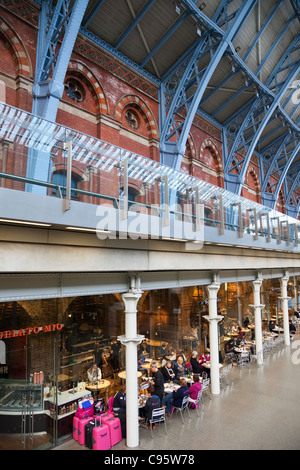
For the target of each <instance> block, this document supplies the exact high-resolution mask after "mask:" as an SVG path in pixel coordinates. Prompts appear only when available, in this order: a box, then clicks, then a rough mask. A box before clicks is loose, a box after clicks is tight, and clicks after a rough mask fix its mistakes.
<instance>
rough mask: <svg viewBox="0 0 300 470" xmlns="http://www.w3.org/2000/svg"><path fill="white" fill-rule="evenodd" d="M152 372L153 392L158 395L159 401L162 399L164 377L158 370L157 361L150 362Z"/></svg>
mask: <svg viewBox="0 0 300 470" xmlns="http://www.w3.org/2000/svg"><path fill="white" fill-rule="evenodd" d="M150 368H151V372H152V385H153V386H154V392H155V394H156V395H157V396H158V397H159V399H160V401H162V399H163V395H164V391H165V388H164V377H163V375H162V373H161V371H160V370H158V367H157V363H156V362H152V364H151V367H150Z"/></svg>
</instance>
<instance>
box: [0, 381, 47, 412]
mask: <svg viewBox="0 0 300 470" xmlns="http://www.w3.org/2000/svg"><path fill="white" fill-rule="evenodd" d="M43 403H44V395H43V384H33V383H31V382H29V381H26V380H7V379H0V412H1V411H11V412H22V410H23V409H24V407H26V408H32V409H33V411H42V410H43Z"/></svg>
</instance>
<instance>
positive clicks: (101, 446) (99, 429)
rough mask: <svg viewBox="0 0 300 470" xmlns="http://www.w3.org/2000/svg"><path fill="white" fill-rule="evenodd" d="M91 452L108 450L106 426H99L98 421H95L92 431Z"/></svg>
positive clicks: (108, 438)
mask: <svg viewBox="0 0 300 470" xmlns="http://www.w3.org/2000/svg"><path fill="white" fill-rule="evenodd" d="M92 440H93V450H110V448H111V443H110V433H109V427H108V426H107V424H101V421H100V420H99V419H95V427H94V429H93V438H92Z"/></svg>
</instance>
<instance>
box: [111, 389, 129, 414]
mask: <svg viewBox="0 0 300 470" xmlns="http://www.w3.org/2000/svg"><path fill="white" fill-rule="evenodd" d="M125 392H126V387H125V385H121V387H120V390H119V391H118V392H117V393H116V394H115V396H114V401H113V410H114V412H115V413H118V412H122V411H126V393H125Z"/></svg>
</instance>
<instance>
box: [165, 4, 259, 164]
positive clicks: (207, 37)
mask: <svg viewBox="0 0 300 470" xmlns="http://www.w3.org/2000/svg"><path fill="white" fill-rule="evenodd" d="M182 3H183V4H184V5H185V6H186V7H187V8H189V9H192V10H193V12H194V13H195V15H196V17H197V18H198V20H199V22H201V24H202V25H203V26H205V28H206V30H205V32H204V34H202V36H201V38H200V40H199V41H198V42H197V46H196V48H195V49H194V50H193V53H192V55H191V56H190V57H189V58H188V59H187V58H186V60H185V62H183V63H180V64H179V65H178V67H177V69H176V70H175V71H174V72H173V75H172V76H171V77H170V76H168V77H163V80H162V84H161V90H160V101H161V116H160V121H161V142H160V151H161V160H162V162H163V163H164V164H167V165H169V166H171V167H174V168H179V167H180V164H181V159H182V156H183V155H184V153H185V148H186V142H187V138H188V134H189V131H190V128H191V126H192V123H193V120H194V117H195V115H196V113H197V111H198V109H199V104H200V101H201V98H202V96H203V94H204V92H205V89H206V87H207V85H208V83H209V80H210V78H211V77H212V74H213V73H214V71H215V70H216V68H217V66H218V64H219V63H220V60H221V59H222V58H223V56H224V54H225V52H226V50H227V49H228V47H230V46H231V44H232V41H233V40H234V38H235V36H236V35H237V34H238V32H239V30H240V28H241V27H242V25H243V24H244V22H245V21H246V19H247V17H248V15H249V14H250V12H251V11H252V9H253V8H254V6H255V4H256V3H257V0H252V1H243V3H242V6H241V7H240V8H239V9H238V10H237V11H236V14H235V15H234V17H233V16H232V15H231V16H230V19H231V20H232V21H231V23H230V25H229V26H228V21H227V20H228V14H227V7H228V4H229V3H230V1H229V0H227V1H225V0H223V1H222V2H221V4H220V6H219V8H218V10H217V12H216V14H215V15H214V17H213V20H209V19H208V18H207V17H205V15H204V14H203V12H201V11H200V10H199V9H198V8H197V7H196V5H195V3H193V2H192V1H191V0H182ZM232 17H233V19H232ZM220 24H222V25H226V26H227V29H225V31H223V30H222V29H221V28H220V26H219V25H220ZM207 53H209V54H210V61H209V64H208V65H207V66H205V67H204V68H202V69H201V70H199V69H198V62H199V59H200V58H201V57H202V56H203V55H204V54H207ZM195 85H196V90H195V92H194V93H192V94H191V95H190V96H189V93H191V88H192V86H195ZM167 98H168V99H170V101H171V102H170V103H167V102H166V101H167ZM178 113H181V114H182V113H183V114H184V115H185V116H184V120H183V121H182V122H181V123H180V124H177V123H176V116H177V115H178Z"/></svg>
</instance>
